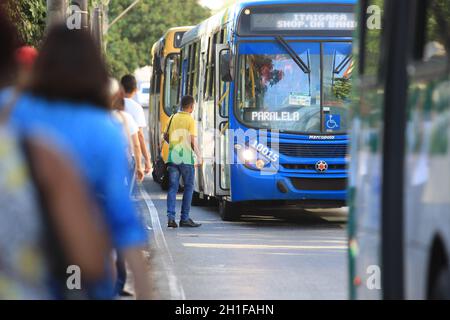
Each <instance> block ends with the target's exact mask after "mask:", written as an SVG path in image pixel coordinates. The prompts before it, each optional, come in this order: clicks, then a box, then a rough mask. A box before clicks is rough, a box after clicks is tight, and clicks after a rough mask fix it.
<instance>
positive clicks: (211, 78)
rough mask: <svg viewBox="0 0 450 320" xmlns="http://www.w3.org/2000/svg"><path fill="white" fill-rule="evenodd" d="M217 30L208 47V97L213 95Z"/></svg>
mask: <svg viewBox="0 0 450 320" xmlns="http://www.w3.org/2000/svg"><path fill="white" fill-rule="evenodd" d="M218 37H219V32H216V33H215V34H214V36H213V38H212V43H211V48H210V53H209V54H210V56H211V58H210V65H209V84H208V97H210V98H213V97H214V86H215V79H216V72H215V70H216V67H215V64H216V44H217V43H218V42H217V41H218Z"/></svg>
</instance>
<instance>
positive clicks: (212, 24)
mask: <svg viewBox="0 0 450 320" xmlns="http://www.w3.org/2000/svg"><path fill="white" fill-rule="evenodd" d="M293 4H297V5H301V4H325V5H329V4H344V5H354V4H356V0H303V1H299V0H281V1H280V0H278V1H277V0H250V1H240V2H238V3H236V4H233V5H231V6H230V7H228V8H226V9H223V10H222V11H220V12H219V13H217V14H215V15H213V16H211V17H210V18H208V19H206V20H204V21H202V22H201V23H200V24H198V25H196V26H195V27H193V28H192V29H191V30H189V31H188V32H186V33H185V34H184V36H183V40H182V41H181V46H184V45H185V44H187V43H190V42H192V41H193V40H195V39H197V38H198V37H200V36H201V35H203V34H205V33H214V32H215V31H216V30H219V29H220V27H221V26H222V25H224V24H226V23H227V22H229V21H231V20H233V19H237V18H238V16H239V14H240V12H241V11H242V10H243V9H244V8H247V7H250V6H269V5H293Z"/></svg>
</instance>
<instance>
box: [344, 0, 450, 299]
mask: <svg viewBox="0 0 450 320" xmlns="http://www.w3.org/2000/svg"><path fill="white" fill-rule="evenodd" d="M358 12H359V19H358V20H359V26H360V28H358V32H357V39H358V44H359V45H358V46H355V48H354V53H355V72H354V73H355V74H354V80H355V81H354V83H355V85H354V89H355V93H356V94H357V96H358V99H354V100H353V101H354V104H352V105H353V107H352V108H351V114H352V116H351V123H352V125H351V127H352V129H351V134H350V137H351V139H350V140H351V152H350V154H351V161H350V167H349V176H350V183H349V194H350V197H349V206H350V216H349V249H350V250H349V258H350V263H349V266H350V277H349V279H350V280H351V283H350V289H351V291H350V296H351V298H353V299H450V7H449V3H448V1H447V0H423V1H413V0H396V1H392V0H389V1H388V0H362V1H360V8H359V10H358Z"/></svg>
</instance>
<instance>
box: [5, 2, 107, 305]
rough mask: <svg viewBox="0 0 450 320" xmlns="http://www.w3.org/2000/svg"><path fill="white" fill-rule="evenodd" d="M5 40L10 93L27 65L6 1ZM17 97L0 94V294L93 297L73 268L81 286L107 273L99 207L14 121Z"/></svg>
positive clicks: (42, 139) (58, 158)
mask: <svg viewBox="0 0 450 320" xmlns="http://www.w3.org/2000/svg"><path fill="white" fill-rule="evenodd" d="M0 43H1V44H2V45H1V46H0V93H5V92H6V91H9V92H10V93H11V90H13V89H12V88H14V87H15V86H16V87H17V81H21V79H23V78H22V77H21V68H25V67H24V66H21V67H20V68H17V63H19V64H23V63H24V61H23V59H22V58H23V56H17V54H16V55H15V52H17V50H18V49H17V47H18V41H17V35H16V30H15V29H14V27H13V26H12V24H11V23H10V22H9V20H8V18H7V17H6V15H5V14H4V12H3V7H2V6H1V5H0ZM19 50H20V49H19ZM31 64H32V60H28V63H27V66H26V68H28V67H31ZM13 98H14V96H11V95H7V96H4V95H1V96H0V207H1V210H0V221H1V223H0V299H2V300H3V299H71V298H74V299H82V298H87V292H85V291H83V290H82V289H81V290H69V288H68V287H67V283H66V281H67V273H66V271H67V268H68V266H70V265H76V266H78V267H80V268H81V270H82V271H83V274H82V276H81V279H80V285H81V286H82V288H83V287H84V286H85V285H89V283H90V282H92V281H93V282H95V281H98V280H99V279H101V278H102V277H104V275H105V274H104V262H105V260H106V259H107V256H108V254H109V250H108V246H107V237H106V235H105V233H104V232H103V231H102V228H101V225H102V224H101V222H99V221H98V220H97V219H95V218H96V212H97V211H96V206H95V205H94V203H93V201H92V199H91V198H90V197H89V195H88V193H87V192H86V185H85V184H84V181H82V179H80V177H79V173H78V172H76V170H75V169H74V167H73V166H72V165H71V161H70V159H68V158H67V157H65V156H64V155H62V154H61V153H60V152H57V151H56V150H55V149H54V148H51V147H50V146H48V143H47V141H46V140H47V138H48V137H47V136H46V135H44V134H42V133H40V135H34V136H28V135H24V134H21V133H19V132H17V131H16V130H15V128H14V127H12V126H11V125H9V124H7V121H8V120H9V114H10V110H11V108H13V102H14V101H13V100H12V99H13ZM61 177H64V179H61Z"/></svg>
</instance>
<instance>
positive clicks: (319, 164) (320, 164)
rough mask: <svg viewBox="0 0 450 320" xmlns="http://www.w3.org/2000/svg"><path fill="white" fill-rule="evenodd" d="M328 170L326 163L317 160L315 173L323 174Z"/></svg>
mask: <svg viewBox="0 0 450 320" xmlns="http://www.w3.org/2000/svg"><path fill="white" fill-rule="evenodd" d="M327 170H328V163H326V162H325V161H323V160H319V161H317V162H316V171H317V172H320V173H323V172H325V171H327Z"/></svg>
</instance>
